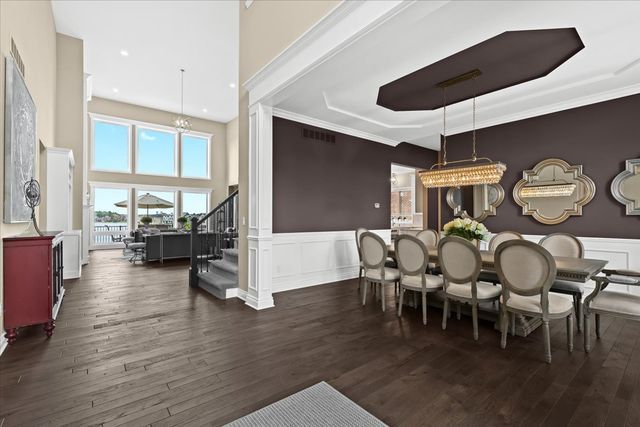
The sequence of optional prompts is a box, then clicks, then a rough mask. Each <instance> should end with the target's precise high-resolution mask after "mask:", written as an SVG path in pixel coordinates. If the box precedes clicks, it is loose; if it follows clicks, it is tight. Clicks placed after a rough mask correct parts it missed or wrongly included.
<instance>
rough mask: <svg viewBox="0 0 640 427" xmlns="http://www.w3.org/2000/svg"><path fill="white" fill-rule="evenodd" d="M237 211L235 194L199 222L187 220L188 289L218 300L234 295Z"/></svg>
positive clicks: (236, 255) (236, 274)
mask: <svg viewBox="0 0 640 427" xmlns="http://www.w3.org/2000/svg"><path fill="white" fill-rule="evenodd" d="M237 208H238V192H237V191H235V192H234V193H232V194H231V195H229V197H227V198H226V199H225V200H224V201H222V203H220V204H219V205H218V206H216V207H215V208H214V209H213V210H211V212H209V213H208V214H206V215H204V216H203V217H202V218H191V268H190V269H189V286H191V287H198V288H200V289H203V290H205V291H207V292H209V293H210V294H212V295H213V296H215V297H216V298H220V299H228V298H233V297H236V296H237V295H238V249H237V247H236V243H237V237H238V233H237V228H236V224H237V218H238V211H237Z"/></svg>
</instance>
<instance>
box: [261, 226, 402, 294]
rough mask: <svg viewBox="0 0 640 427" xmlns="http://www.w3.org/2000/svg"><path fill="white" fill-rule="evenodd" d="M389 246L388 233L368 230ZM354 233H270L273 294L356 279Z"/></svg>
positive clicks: (388, 231)
mask: <svg viewBox="0 0 640 427" xmlns="http://www.w3.org/2000/svg"><path fill="white" fill-rule="evenodd" d="M371 231H373V232H374V233H376V234H378V235H379V236H380V237H382V238H383V239H384V240H385V242H387V243H391V230H371ZM358 265H359V260H358V250H357V248H356V240H355V230H350V231H322V232H310V233H275V234H273V273H272V274H273V292H282V291H288V290H291V289H299V288H304V287H307V286H314V285H320V284H323V283H331V282H336V281H339V280H345V279H351V278H354V277H358Z"/></svg>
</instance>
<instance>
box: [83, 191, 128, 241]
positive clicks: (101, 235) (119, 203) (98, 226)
mask: <svg viewBox="0 0 640 427" xmlns="http://www.w3.org/2000/svg"><path fill="white" fill-rule="evenodd" d="M92 200H93V215H92V218H91V219H92V221H91V222H92V228H91V247H94V248H107V247H122V246H123V243H122V238H123V237H125V236H127V235H129V232H130V227H129V223H130V222H129V204H130V200H129V189H127V188H117V187H113V188H112V187H93V189H92Z"/></svg>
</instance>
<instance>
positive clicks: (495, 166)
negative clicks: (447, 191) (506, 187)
mask: <svg viewBox="0 0 640 427" xmlns="http://www.w3.org/2000/svg"><path fill="white" fill-rule="evenodd" d="M506 169H507V167H506V165H505V164H504V163H500V162H489V163H484V164H472V165H469V166H457V167H450V168H447V167H443V168H438V169H430V170H424V171H420V172H419V175H420V180H421V181H422V185H424V186H425V187H426V188H439V187H463V186H466V185H477V184H497V183H499V182H500V180H501V179H502V174H503V173H504V171H505V170H506Z"/></svg>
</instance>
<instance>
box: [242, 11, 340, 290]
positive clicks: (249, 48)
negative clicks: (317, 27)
mask: <svg viewBox="0 0 640 427" xmlns="http://www.w3.org/2000/svg"><path fill="white" fill-rule="evenodd" d="M238 3H239V7H240V72H239V74H240V78H239V81H240V88H239V99H240V105H239V114H238V125H239V147H238V152H239V158H240V159H239V170H238V184H239V190H240V208H239V210H240V218H241V219H242V218H247V217H248V190H249V189H248V152H247V150H248V145H249V97H248V94H247V92H246V90H245V89H244V88H243V87H242V84H243V83H244V82H246V81H247V80H248V79H249V78H250V77H251V76H253V75H254V74H255V73H256V72H258V71H259V70H260V69H261V68H262V67H264V66H265V65H267V64H268V63H269V62H270V61H271V60H273V59H274V58H275V57H277V56H278V55H279V54H280V53H281V52H282V51H284V50H285V49H286V48H287V47H288V46H290V45H291V44H292V43H293V42H295V41H296V39H297V38H299V37H300V36H301V35H303V34H304V33H305V32H306V31H307V30H309V29H310V28H311V27H312V26H313V25H314V24H316V23H317V22H318V21H319V20H320V19H321V18H322V17H323V16H325V15H326V14H327V13H329V12H330V11H331V10H332V9H333V8H334V7H336V6H337V5H338V4H339V3H341V2H340V1H337V0H316V1H269V0H261V1H256V2H253V3H252V5H251V7H249V8H248V9H247V8H245V6H244V4H245V2H243V1H241V2H238ZM239 231H240V238H239V239H238V240H239V249H240V251H239V255H240V257H239V258H240V259H239V286H240V288H241V289H244V290H246V289H247V276H248V274H247V273H248V264H247V254H248V247H247V226H246V221H245V224H243V222H242V220H241V222H240V229H239Z"/></svg>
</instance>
